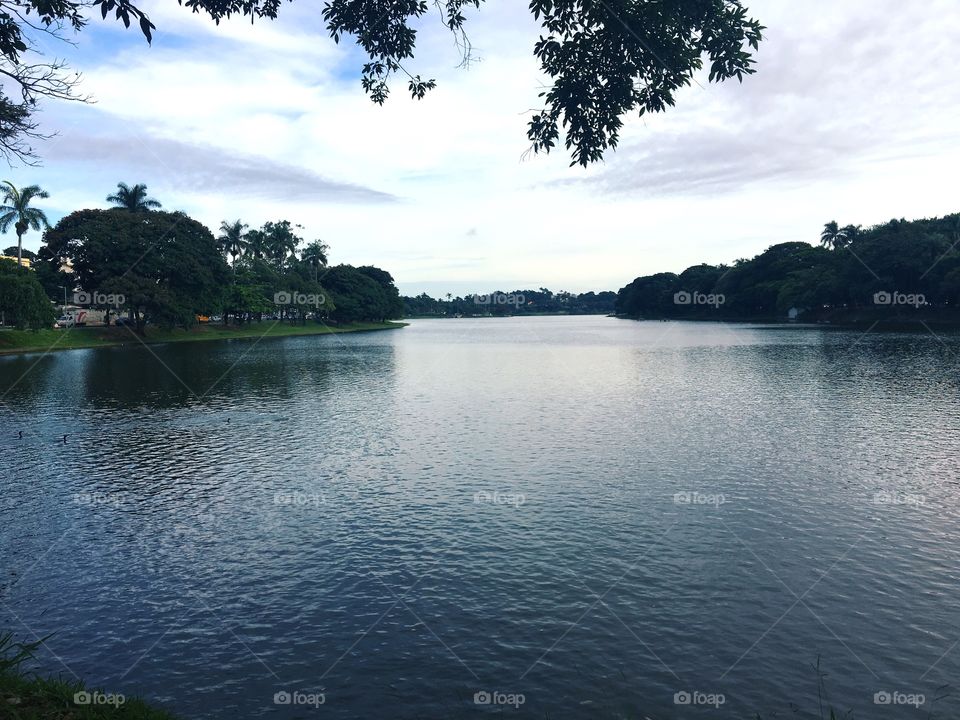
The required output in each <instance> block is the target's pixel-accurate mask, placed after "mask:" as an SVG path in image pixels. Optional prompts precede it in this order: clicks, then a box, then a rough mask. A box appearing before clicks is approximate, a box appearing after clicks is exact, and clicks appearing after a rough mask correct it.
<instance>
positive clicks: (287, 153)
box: [7, 0, 960, 296]
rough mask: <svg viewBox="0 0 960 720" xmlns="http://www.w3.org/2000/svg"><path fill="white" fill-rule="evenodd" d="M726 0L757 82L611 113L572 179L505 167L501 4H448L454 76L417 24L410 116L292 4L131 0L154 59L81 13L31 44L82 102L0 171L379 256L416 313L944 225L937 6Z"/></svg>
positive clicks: (71, 203) (134, 40) (942, 29)
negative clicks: (454, 32)
mask: <svg viewBox="0 0 960 720" xmlns="http://www.w3.org/2000/svg"><path fill="white" fill-rule="evenodd" d="M745 4H746V5H747V6H748V7H749V9H750V12H751V15H753V16H754V17H757V18H758V19H760V20H761V22H762V23H763V24H764V25H766V26H767V28H768V29H767V31H766V38H767V39H766V40H765V41H764V42H763V44H762V45H761V50H760V52H759V53H758V55H757V63H758V64H757V70H758V71H757V74H756V75H753V76H751V77H748V78H746V79H745V81H744V82H743V83H742V84H740V83H737V82H736V81H733V82H727V83H722V84H711V83H709V82H707V79H706V77H702V78H700V79H699V82H698V83H697V84H695V85H693V86H691V87H690V88H688V89H686V90H684V91H682V92H681V93H680V94H679V95H678V98H677V105H676V107H674V108H672V109H670V110H668V111H667V112H666V113H665V114H661V115H657V116H653V117H651V116H645V117H644V118H639V117H630V118H628V119H627V121H626V125H625V127H624V130H623V132H622V135H621V145H620V147H619V149H618V150H617V151H616V152H610V153H608V154H607V156H606V158H605V160H604V162H602V163H599V164H596V165H594V166H591V167H589V168H586V169H584V168H581V167H579V166H577V167H572V168H571V167H569V156H568V155H567V154H566V152H565V151H564V150H563V149H562V148H561V149H560V150H557V151H555V152H554V153H551V154H550V155H542V154H541V155H534V156H530V157H528V156H526V154H525V151H526V150H527V149H528V147H529V142H528V141H527V138H526V125H527V122H528V120H529V116H530V110H531V109H532V108H535V107H537V106H538V97H537V95H538V93H539V92H540V91H541V90H542V88H543V87H544V86H545V85H546V84H547V82H548V79H547V78H546V77H544V76H543V75H542V74H541V73H540V72H539V68H538V64H537V62H536V60H535V59H534V58H533V54H532V49H533V44H534V42H535V41H536V39H537V38H538V36H539V31H540V28H539V27H538V25H537V23H536V22H535V21H534V19H533V18H532V16H531V15H530V13H529V11H528V10H527V3H526V2H522V1H521V0H487V2H486V3H485V4H484V5H483V6H482V8H481V10H480V11H470V12H469V13H468V21H467V25H466V29H467V31H468V34H469V36H470V38H471V40H472V42H473V45H474V48H475V49H474V56H475V61H474V62H473V63H471V65H470V66H469V67H468V68H462V67H458V65H459V64H460V60H461V56H460V53H459V52H458V50H457V47H456V46H455V44H454V41H453V37H452V36H451V35H450V33H449V32H448V31H447V30H446V28H445V27H444V26H443V25H442V23H441V22H440V19H439V17H438V16H436V15H431V16H429V18H426V19H425V20H424V22H423V24H422V25H421V26H420V34H419V37H418V43H417V46H418V51H417V53H416V59H415V60H414V61H413V62H412V63H411V66H412V69H413V72H414V73H420V74H422V75H423V76H424V77H425V78H436V80H437V82H438V87H437V89H436V90H434V91H432V92H430V93H429V94H428V95H427V97H426V98H425V99H424V100H422V101H416V100H412V99H411V98H410V97H409V94H408V93H407V92H406V88H405V86H404V84H403V83H400V82H398V83H396V84H395V85H394V92H393V96H392V97H391V98H390V99H389V100H388V101H387V103H386V105H385V106H383V107H380V106H377V105H375V104H374V103H372V102H371V101H370V100H369V99H368V98H367V97H366V96H365V95H364V93H363V91H362V89H361V87H360V67H361V65H362V63H363V60H364V58H363V56H362V54H361V53H360V52H359V51H358V50H357V49H356V47H355V46H354V45H353V44H352V40H350V39H345V40H344V41H342V42H341V44H340V45H337V44H335V43H334V42H333V41H332V40H331V39H330V38H329V36H328V33H327V32H326V30H325V28H324V27H323V23H322V18H321V17H320V13H319V12H318V11H317V4H316V3H313V2H307V0H300V1H299V2H294V3H292V4H288V5H284V6H283V7H282V8H281V14H280V18H279V19H278V20H277V21H275V22H269V21H266V22H258V23H257V24H255V25H251V24H250V23H249V21H246V20H242V19H238V20H234V21H228V22H224V23H221V25H220V26H219V27H218V26H216V25H215V24H214V23H213V22H212V21H210V20H209V19H208V18H207V17H205V16H201V15H194V14H192V13H190V12H189V11H188V10H186V9H184V8H182V7H180V6H179V5H178V4H177V3H176V2H174V1H173V0H145V1H144V2H142V3H140V7H141V8H143V9H144V10H145V11H146V12H147V13H148V14H149V15H150V17H151V19H152V20H153V22H154V23H155V24H156V26H157V31H156V33H155V36H154V41H153V44H152V45H148V44H147V43H146V41H145V40H144V39H143V37H142V36H141V35H140V34H139V31H137V30H135V29H134V27H131V29H129V30H125V29H124V28H123V25H122V24H121V23H119V22H116V21H113V20H105V21H103V20H100V19H99V17H96V18H94V19H92V20H91V23H90V25H89V26H88V27H87V28H86V29H85V30H84V31H83V32H81V33H80V34H79V36H77V38H76V41H77V44H76V46H72V45H68V44H62V45H57V44H55V43H53V42H51V41H45V50H46V52H47V53H48V54H50V55H56V56H58V57H63V58H65V59H66V60H68V61H69V63H70V64H71V67H72V68H73V69H74V70H76V71H79V72H81V73H82V76H83V80H82V84H81V86H80V89H81V91H82V92H83V93H85V94H87V95H89V96H91V97H92V98H93V99H94V100H95V103H93V104H86V105H84V104H79V103H69V102H49V101H48V102H46V103H45V104H44V105H43V107H42V111H41V114H40V119H41V123H42V129H43V130H44V131H46V132H56V133H57V136H56V137H55V138H54V139H52V140H50V141H47V142H43V143H41V144H40V145H39V146H38V150H39V152H40V154H41V157H42V166H41V167H16V168H13V169H10V170H8V175H7V177H9V179H11V180H12V181H13V182H14V183H15V184H17V185H28V184H34V183H36V184H39V185H41V186H42V187H43V188H44V189H46V190H48V191H49V192H50V194H51V197H50V199H49V200H47V201H45V204H44V205H43V207H44V209H45V210H47V211H48V214H49V216H50V218H51V220H55V219H57V218H59V217H60V216H62V215H64V214H66V213H69V212H71V211H72V210H76V209H79V208H90V207H107V206H108V203H106V201H105V198H106V196H107V195H108V194H109V193H111V192H113V191H114V190H115V188H116V184H117V182H119V181H121V180H122V181H124V182H127V183H128V184H133V183H138V182H142V183H146V184H147V186H148V187H149V191H150V194H151V195H152V196H153V197H155V198H157V199H158V200H160V201H161V202H162V203H163V205H164V208H166V209H178V210H183V211H185V212H187V213H188V214H190V215H191V216H193V217H195V218H197V219H198V220H200V221H201V222H203V223H205V224H206V225H207V226H208V227H210V228H211V229H213V230H216V229H217V228H218V227H219V225H220V222H221V221H222V220H234V219H237V218H240V219H242V220H243V221H244V222H246V223H248V224H249V225H251V226H252V227H258V226H260V225H261V224H263V223H264V222H265V221H267V220H280V219H289V220H291V221H292V222H295V223H299V224H301V225H302V226H303V231H302V233H303V236H304V237H305V239H306V240H308V241H309V240H313V239H320V240H323V241H324V242H327V243H328V244H329V245H330V247H331V252H330V260H331V262H332V263H341V262H344V263H351V264H356V265H365V264H373V265H377V266H379V267H382V268H384V269H386V270H388V271H390V272H391V273H392V274H393V276H394V278H395V279H396V280H397V284H398V285H399V287H400V289H401V291H402V292H403V293H404V294H416V293H420V292H424V291H425V292H428V293H430V294H432V295H434V296H439V295H442V294H446V293H448V292H450V293H453V294H454V295H462V294H467V293H470V292H480V293H484V292H489V291H491V290H503V291H510V290H515V289H527V288H539V287H548V288H551V289H552V290H555V291H559V290H567V291H570V292H585V291H589V290H594V291H599V290H617V289H619V288H621V287H622V286H624V285H626V284H627V283H628V282H630V281H631V280H632V279H633V278H635V277H637V276H639V275H647V274H652V273H655V272H664V271H672V272H678V273H679V272H681V271H682V270H683V269H684V268H686V267H688V266H690V265H695V264H698V263H701V262H708V263H721V262H727V263H729V262H732V261H734V260H736V259H737V258H741V257H752V256H754V255H756V254H758V253H760V252H762V251H763V250H764V249H765V248H767V247H769V246H770V245H773V244H776V243H780V242H787V241H806V242H812V243H815V242H817V240H818V239H819V233H820V231H821V230H822V228H823V225H824V223H826V222H828V221H830V220H837V221H838V222H840V224H841V225H845V224H850V223H853V224H861V225H864V226H868V225H872V224H875V223H880V222H885V221H887V220H889V219H891V218H893V217H898V218H900V217H905V218H915V217H933V216H939V215H944V214H948V213H952V212H957V211H960V183H958V177H957V176H958V168H960V162H958V161H960V143H958V140H960V123H957V118H958V117H960V83H958V82H957V81H956V68H957V67H960V44H958V43H956V42H955V38H956V37H958V35H960V6H958V5H957V4H956V0H916V1H915V2H910V3H904V2H902V0H844V2H842V3H838V2H836V0H807V1H806V2H803V3H796V2H784V1H783V0H746V3H745ZM40 240H41V238H40V234H39V233H35V232H33V233H30V234H28V235H27V236H26V237H25V241H24V242H25V247H27V248H28V249H33V250H35V249H36V248H37V247H38V246H39V244H40ZM15 242H16V238H15V237H14V236H12V235H11V237H10V244H15Z"/></svg>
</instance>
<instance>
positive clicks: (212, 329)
mask: <svg viewBox="0 0 960 720" xmlns="http://www.w3.org/2000/svg"><path fill="white" fill-rule="evenodd" d="M406 325H407V323H404V322H394V321H388V322H383V323H352V324H350V325H342V326H327V325H320V324H318V323H313V322H310V323H308V324H306V325H289V324H286V323H280V322H272V321H267V322H259V323H249V324H244V325H240V326H236V325H230V326H226V327H225V326H223V325H220V324H204V325H200V326H198V327H195V328H192V329H190V330H182V329H174V330H163V329H161V328H156V327H152V326H149V327H148V328H147V333H146V336H144V337H141V336H139V335H135V334H134V333H133V331H132V330H130V329H128V328H124V327H85V328H70V329H66V330H57V329H52V328H51V329H49V330H37V331H33V330H0V355H22V354H27V353H38V352H39V353H48V352H59V351H61V350H87V349H91V348H101V347H140V346H141V345H157V344H163V343H172V342H211V341H216V340H244V339H247V340H249V339H266V338H280V337H302V336H306V335H338V334H341V333H352V332H373V331H377V330H397V329H399V328H402V327H406Z"/></svg>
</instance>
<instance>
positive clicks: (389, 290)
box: [0, 183, 403, 333]
mask: <svg viewBox="0 0 960 720" xmlns="http://www.w3.org/2000/svg"><path fill="white" fill-rule="evenodd" d="M7 185H8V187H7V190H6V195H5V197H4V199H3V204H2V205H0V230H5V229H7V228H9V227H15V229H16V231H17V235H18V244H17V247H16V253H13V252H12V251H13V250H14V248H13V247H11V248H8V250H7V251H6V252H7V253H8V254H10V255H13V254H16V255H17V257H18V258H19V257H26V258H27V259H29V260H31V263H32V265H31V268H30V269H27V268H25V267H21V266H20V264H19V262H13V261H6V262H0V311H2V312H3V313H4V319H5V322H7V323H9V324H15V325H17V326H18V327H30V328H33V329H39V328H43V327H50V326H51V325H52V324H53V322H54V320H55V316H54V309H53V303H54V302H56V303H60V302H63V299H64V295H66V296H67V300H68V301H71V300H72V301H74V302H76V303H77V304H83V305H85V306H87V307H90V308H93V309H99V310H104V311H106V317H107V321H108V322H109V319H110V316H111V314H113V315H114V317H116V316H118V315H123V316H125V317H127V318H128V319H129V322H130V324H131V325H133V326H135V328H136V331H137V332H139V333H144V332H145V329H146V326H147V324H149V323H153V324H156V325H160V326H163V327H183V328H189V327H191V326H193V325H195V324H196V323H197V321H198V317H199V316H208V317H209V316H215V315H221V316H222V319H223V322H224V323H225V324H228V323H230V322H232V323H234V324H244V323H249V322H253V321H260V320H262V319H263V318H264V317H265V316H268V317H271V318H276V319H277V320H285V321H290V322H301V323H305V322H307V321H308V320H311V321H316V322H332V323H336V324H345V323H353V322H360V321H384V320H387V319H391V318H397V317H400V316H401V314H402V312H403V303H402V302H401V300H400V293H399V291H398V290H397V288H396V286H395V284H394V281H393V277H392V276H391V275H390V273H388V272H387V271H385V270H381V269H380V268H377V267H373V266H363V267H353V266H350V265H336V266H332V267H331V266H329V265H328V263H327V255H328V251H329V247H328V246H327V245H326V244H325V243H323V242H321V241H319V240H315V241H313V242H309V243H308V242H306V241H305V240H304V238H303V237H301V236H300V235H299V234H298V233H299V232H300V231H301V230H302V227H301V226H300V225H295V224H293V223H291V222H290V221H289V220H278V221H270V222H266V223H264V224H263V225H262V226H261V227H260V228H256V229H250V228H249V226H248V225H247V224H246V223H244V222H242V221H241V220H233V221H227V220H225V221H223V223H221V225H220V228H219V234H218V235H214V233H213V232H211V230H210V229H208V228H207V227H205V226H204V225H203V224H202V223H200V222H198V221H197V220H195V219H193V218H191V217H189V216H188V215H186V214H185V213H183V212H180V211H172V212H170V211H165V210H163V209H162V207H161V205H160V203H159V202H158V201H157V200H155V199H154V198H151V197H149V195H148V193H147V187H146V185H143V184H137V185H133V186H132V187H131V186H129V185H126V184H125V183H119V184H118V186H117V192H116V193H113V194H111V195H109V196H108V197H107V200H108V201H109V202H110V203H112V204H113V207H112V208H109V209H106V210H103V209H84V210H77V211H74V212H72V213H70V214H69V215H66V216H65V217H63V218H62V219H61V220H60V221H59V222H58V223H56V225H53V226H50V225H49V223H48V221H47V218H46V216H45V215H44V214H43V213H42V211H40V210H38V209H37V208H35V207H32V206H31V205H30V203H31V201H32V200H33V199H35V198H41V197H47V194H46V193H43V191H41V190H40V189H39V188H37V187H36V186H31V187H30V188H25V189H22V190H20V189H17V188H15V187H14V186H13V185H12V184H7ZM28 191H29V192H28ZM28 226H29V227H36V228H44V229H45V232H44V236H43V244H42V246H41V248H40V249H39V251H38V252H37V253H31V252H29V251H24V250H23V248H22V236H23V232H21V229H23V231H24V232H25V231H26V227H28Z"/></svg>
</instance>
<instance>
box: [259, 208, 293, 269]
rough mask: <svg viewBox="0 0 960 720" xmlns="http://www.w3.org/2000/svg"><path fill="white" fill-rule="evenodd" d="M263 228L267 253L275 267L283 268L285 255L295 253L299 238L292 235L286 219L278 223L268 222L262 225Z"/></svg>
mask: <svg viewBox="0 0 960 720" xmlns="http://www.w3.org/2000/svg"><path fill="white" fill-rule="evenodd" d="M298 227H299V226H298ZM263 230H264V234H265V235H266V238H265V242H266V250H267V253H268V254H269V255H270V257H271V258H272V259H273V261H274V262H275V263H276V264H277V267H278V268H279V269H280V270H283V266H284V264H285V263H286V260H287V257H289V256H290V255H293V254H294V253H296V251H297V245H298V244H299V242H300V238H298V237H297V236H296V235H294V233H293V230H292V229H291V226H290V223H289V222H288V221H287V220H283V221H282V222H278V223H273V222H268V223H267V224H266V225H264V226H263Z"/></svg>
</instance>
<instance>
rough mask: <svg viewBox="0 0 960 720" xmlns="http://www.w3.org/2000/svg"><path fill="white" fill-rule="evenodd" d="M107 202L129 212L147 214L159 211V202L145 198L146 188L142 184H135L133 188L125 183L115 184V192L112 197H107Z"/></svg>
mask: <svg viewBox="0 0 960 720" xmlns="http://www.w3.org/2000/svg"><path fill="white" fill-rule="evenodd" d="M107 202H112V203H113V204H114V205H116V206H117V207H120V208H123V209H124V210H129V211H130V212H147V211H148V210H159V209H160V203H159V202H157V201H156V200H154V199H153V198H151V197H147V186H146V185H144V184H143V183H137V184H136V185H134V186H133V187H130V186H129V185H127V184H126V183H122V182H121V183H117V192H116V193H114V194H113V195H107Z"/></svg>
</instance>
